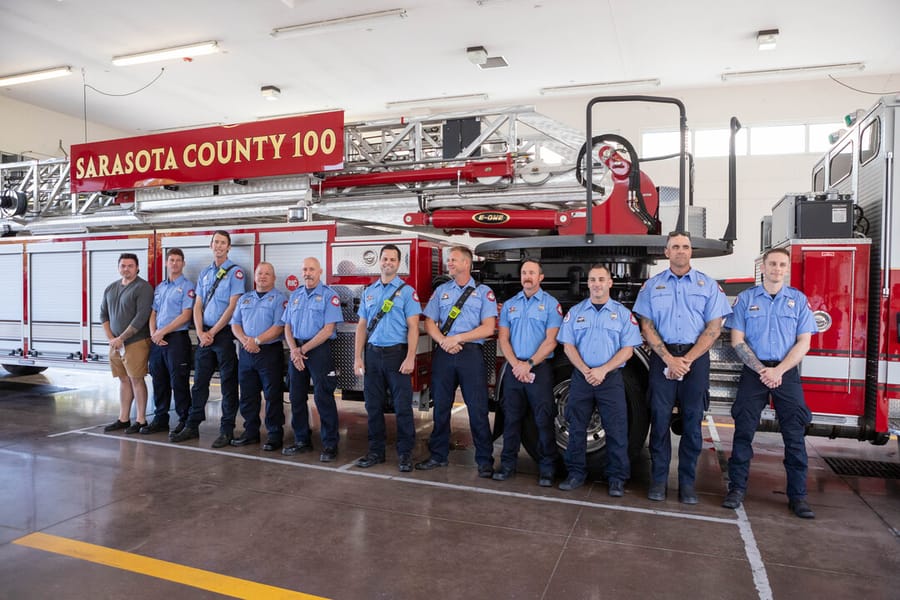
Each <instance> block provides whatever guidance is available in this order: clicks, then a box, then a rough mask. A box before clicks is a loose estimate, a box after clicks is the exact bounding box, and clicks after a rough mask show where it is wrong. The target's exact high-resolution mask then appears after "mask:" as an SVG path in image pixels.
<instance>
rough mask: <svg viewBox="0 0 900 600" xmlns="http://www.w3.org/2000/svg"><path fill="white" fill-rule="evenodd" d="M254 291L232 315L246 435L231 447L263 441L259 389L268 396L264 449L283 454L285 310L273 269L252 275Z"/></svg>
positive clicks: (265, 265)
mask: <svg viewBox="0 0 900 600" xmlns="http://www.w3.org/2000/svg"><path fill="white" fill-rule="evenodd" d="M253 282H254V283H255V284H256V289H255V290H254V291H251V292H247V293H246V294H244V295H243V296H241V297H240V299H239V300H238V303H237V306H236V307H235V309H234V316H232V317H231V332H232V333H233V334H234V337H235V339H237V341H238V343H239V344H240V345H241V349H240V351H239V352H238V384H239V386H240V390H241V395H240V401H239V403H240V410H241V416H242V417H243V418H244V433H243V434H242V435H241V436H240V437H236V438H235V439H233V440H231V445H232V446H246V445H248V444H258V443H259V425H260V422H259V409H260V406H259V405H260V397H259V394H260V391H262V393H263V395H264V396H265V398H266V433H267V437H266V443H265V444H263V448H262V449H263V450H265V451H266V452H273V451H275V450H280V449H281V446H282V445H283V443H284V388H283V382H284V354H283V348H284V347H283V346H282V345H281V337H282V334H283V333H284V321H282V320H281V315H282V314H283V313H284V309H285V307H286V306H287V301H286V299H285V297H284V294H282V293H281V292H279V291H278V290H276V289H275V267H273V266H272V264H271V263H267V262H261V263H259V264H258V265H257V266H256V271H255V272H254V273H253Z"/></svg>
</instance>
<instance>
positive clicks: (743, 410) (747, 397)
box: [728, 366, 812, 500]
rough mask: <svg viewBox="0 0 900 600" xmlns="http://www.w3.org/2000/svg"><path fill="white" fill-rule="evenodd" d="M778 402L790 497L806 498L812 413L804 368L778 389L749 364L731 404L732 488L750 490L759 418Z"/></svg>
mask: <svg viewBox="0 0 900 600" xmlns="http://www.w3.org/2000/svg"><path fill="white" fill-rule="evenodd" d="M770 394H771V397H772V399H773V400H774V402H775V414H776V416H777V417H778V424H779V426H780V427H781V437H782V439H783V440H784V470H785V472H786V473H787V495H788V498H790V499H792V500H793V499H801V498H805V497H806V470H807V456H806V440H805V439H804V437H805V435H806V426H807V425H809V423H810V421H811V419H812V414H811V413H810V412H809V408H807V406H806V402H804V401H803V389H802V387H801V385H800V370H799V369H797V368H796V367H794V368H793V369H791V370H790V371H787V372H786V373H785V374H784V376H783V377H782V378H781V385H780V386H778V387H777V388H775V389H774V390H772V389H769V388H768V387H766V386H765V385H764V384H763V382H762V381H760V379H759V374H758V373H756V372H755V371H753V370H752V369H750V368H749V367H747V366H745V367H744V370H743V372H742V373H741V381H740V383H739V384H738V390H737V397H736V398H735V401H734V404H732V405H731V416H732V417H734V441H733V442H732V447H731V448H732V449H731V458H730V459H729V460H728V479H729V484H728V488H729V489H738V490H746V489H747V478H748V477H749V474H750V460H751V459H752V458H753V446H752V444H753V436H754V434H755V433H756V428H757V426H758V425H759V417H760V415H761V414H762V411H763V409H764V408H765V407H766V405H767V404H768V403H769V395H770Z"/></svg>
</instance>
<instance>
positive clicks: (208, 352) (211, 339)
mask: <svg viewBox="0 0 900 600" xmlns="http://www.w3.org/2000/svg"><path fill="white" fill-rule="evenodd" d="M209 247H210V248H211V249H212V253H213V262H212V264H210V265H209V266H208V267H206V268H205V269H203V270H202V271H200V277H199V278H198V280H197V289H196V293H197V297H196V298H195V299H194V327H196V329H197V350H196V352H195V354H194V385H193V386H192V387H191V409H190V411H189V412H188V420H187V423H185V425H184V428H183V429H182V430H181V431H178V429H177V428H176V429H175V430H173V433H172V436H171V440H172V441H173V442H184V441H186V440H191V439H194V438H198V437H200V430H199V427H200V423H202V422H203V421H205V420H206V401H207V400H209V382H210V380H211V379H212V376H213V372H214V371H215V370H216V369H218V370H219V381H220V384H221V385H220V387H221V390H222V418H221V419H220V421H219V436H218V437H217V438H216V439H215V440H214V441H213V443H212V447H213V448H224V447H225V446H227V445H228V444H230V443H231V440H233V439H234V422H235V419H236V418H237V411H238V378H237V354H236V353H235V349H234V334H232V332H231V327H229V325H228V324H229V323H230V322H231V316H232V315H233V314H234V308H235V306H237V301H238V298H240V297H241V296H242V295H243V293H244V291H245V290H246V282H245V281H244V270H243V269H241V267H239V266H238V265H236V264H235V263H234V262H232V261H231V260H230V259H229V258H228V253H229V251H230V250H231V235H230V234H229V233H228V232H227V231H223V230H219V231H216V232H215V233H213V236H212V240H210V243H209Z"/></svg>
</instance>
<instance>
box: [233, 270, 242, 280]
mask: <svg viewBox="0 0 900 600" xmlns="http://www.w3.org/2000/svg"><path fill="white" fill-rule="evenodd" d="M234 277H235V278H236V279H243V278H244V272H243V271H241V270H240V269H235V271H234Z"/></svg>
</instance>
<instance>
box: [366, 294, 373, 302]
mask: <svg viewBox="0 0 900 600" xmlns="http://www.w3.org/2000/svg"><path fill="white" fill-rule="evenodd" d="M374 297H375V296H372V295H371V294H370V295H368V296H366V302H371V301H372V299H373V298H374Z"/></svg>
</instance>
